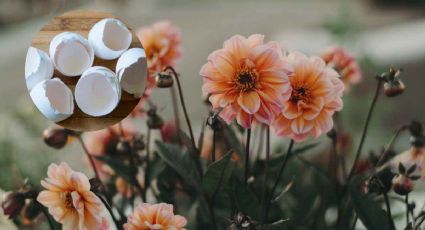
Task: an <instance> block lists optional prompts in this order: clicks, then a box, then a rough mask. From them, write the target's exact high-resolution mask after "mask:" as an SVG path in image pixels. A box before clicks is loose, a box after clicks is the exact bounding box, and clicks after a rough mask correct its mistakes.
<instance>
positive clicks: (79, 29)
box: [31, 10, 143, 131]
mask: <svg viewBox="0 0 425 230" xmlns="http://www.w3.org/2000/svg"><path fill="white" fill-rule="evenodd" d="M104 18H115V17H114V16H113V15H111V14H109V13H103V12H98V11H92V10H76V11H70V12H67V13H65V14H62V15H60V16H57V17H54V18H53V19H52V20H50V22H49V23H48V24H47V25H45V26H44V27H43V28H41V30H40V31H39V32H38V33H37V35H36V36H35V38H34V39H33V40H32V43H31V46H33V47H35V48H38V49H41V50H43V51H44V52H46V53H49V45H50V41H51V40H52V39H53V37H54V36H56V35H57V34H60V33H62V32H65V31H70V32H74V33H78V34H80V35H82V36H83V37H85V38H86V39H87V36H88V33H89V31H90V29H91V28H92V26H93V25H94V24H95V23H96V22H98V21H100V20H102V19H104ZM129 30H130V31H131V32H132V35H133V40H132V42H131V45H130V48H134V47H138V48H143V47H142V44H141V43H140V41H139V40H138V38H137V36H136V35H135V34H134V32H133V31H132V30H131V28H129ZM116 64H117V59H114V60H102V59H100V58H97V57H96V56H95V57H94V62H93V66H104V67H106V68H108V69H110V70H112V71H114V72H115V66H116ZM53 77H58V78H60V79H61V80H62V81H63V82H64V83H65V84H66V85H68V87H69V88H70V89H71V90H72V92H73V93H74V89H75V85H76V84H77V81H78V79H80V76H77V77H67V76H64V75H63V74H61V73H60V72H59V71H57V70H55V71H54V74H53ZM138 102H139V98H135V97H133V96H132V95H131V94H129V93H127V92H125V91H122V95H121V101H120V102H119V104H118V106H117V107H116V108H115V109H114V110H113V111H112V112H111V113H109V114H107V115H105V116H101V117H93V116H90V115H88V114H85V113H83V112H82V111H81V110H80V109H79V108H78V106H77V104H76V103H75V98H74V105H75V106H74V107H75V109H74V114H73V115H72V116H70V117H69V118H67V119H66V120H63V121H60V122H58V123H57V124H58V125H61V126H63V127H65V128H68V129H72V130H78V131H92V130H99V129H103V128H107V127H109V126H111V125H114V124H116V123H118V122H120V121H121V120H122V119H124V118H125V117H127V116H128V115H129V114H130V113H131V111H132V110H133V109H134V108H135V106H136V105H137V104H138Z"/></svg>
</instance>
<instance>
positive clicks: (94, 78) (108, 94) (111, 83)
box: [75, 66, 121, 117]
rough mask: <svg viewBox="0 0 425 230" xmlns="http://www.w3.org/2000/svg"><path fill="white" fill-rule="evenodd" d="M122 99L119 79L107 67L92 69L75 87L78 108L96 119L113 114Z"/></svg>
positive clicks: (83, 75)
mask: <svg viewBox="0 0 425 230" xmlns="http://www.w3.org/2000/svg"><path fill="white" fill-rule="evenodd" d="M120 99H121V88H120V85H119V82H118V78H117V77H116V75H115V73H114V72H112V71H111V70H110V69H108V68H106V67H102V66H93V67H90V68H89V69H87V70H86V71H85V72H84V73H83V74H82V76H81V78H80V79H79V80H78V82H77V85H76V86H75V101H76V102H77V106H78V107H79V108H80V109H81V110H82V111H83V112H84V113H86V114H88V115H91V116H94V117H99V116H103V115H106V114H109V113H111V112H112V111H113V110H114V109H115V107H117V105H118V103H119V102H120Z"/></svg>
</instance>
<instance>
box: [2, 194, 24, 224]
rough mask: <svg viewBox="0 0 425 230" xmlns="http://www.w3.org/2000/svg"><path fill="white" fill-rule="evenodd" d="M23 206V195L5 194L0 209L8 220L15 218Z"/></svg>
mask: <svg viewBox="0 0 425 230" xmlns="http://www.w3.org/2000/svg"><path fill="white" fill-rule="evenodd" d="M24 206H25V195H24V194H23V193H21V192H6V193H5V194H4V195H3V200H2V203H1V207H2V209H3V212H4V215H6V216H8V217H9V219H12V218H14V217H16V216H17V215H18V214H19V213H20V212H21V210H22V208H23V207H24Z"/></svg>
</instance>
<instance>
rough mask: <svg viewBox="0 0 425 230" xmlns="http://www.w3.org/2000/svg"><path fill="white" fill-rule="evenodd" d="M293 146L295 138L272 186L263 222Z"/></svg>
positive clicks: (265, 219)
mask: <svg viewBox="0 0 425 230" xmlns="http://www.w3.org/2000/svg"><path fill="white" fill-rule="evenodd" d="M292 147H294V140H292V139H291V142H290V143H289V146H288V149H287V150H286V155H285V158H284V159H283V162H282V165H281V166H280V169H279V173H278V174H277V178H276V181H275V182H274V185H273V188H272V190H271V192H270V194H269V199H268V202H267V206H266V210H265V213H264V217H263V221H262V222H263V223H264V222H265V221H267V218H268V214H269V209H270V206H271V203H272V200H273V197H274V193H275V191H276V189H277V186H278V185H279V181H280V179H281V177H282V175H283V172H284V170H285V168H286V164H287V163H288V160H289V158H290V157H291V153H292Z"/></svg>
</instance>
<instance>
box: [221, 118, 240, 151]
mask: <svg viewBox="0 0 425 230" xmlns="http://www.w3.org/2000/svg"><path fill="white" fill-rule="evenodd" d="M223 134H224V138H225V140H226V141H227V143H228V144H229V145H230V147H231V148H232V149H233V150H234V151H235V152H236V153H237V154H238V155H239V156H244V154H245V150H244V147H243V145H242V144H241V142H240V140H239V139H238V137H237V136H236V133H235V132H234V131H233V129H232V128H231V126H228V125H225V126H224V127H223Z"/></svg>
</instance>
